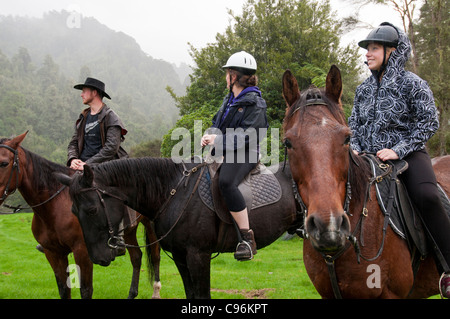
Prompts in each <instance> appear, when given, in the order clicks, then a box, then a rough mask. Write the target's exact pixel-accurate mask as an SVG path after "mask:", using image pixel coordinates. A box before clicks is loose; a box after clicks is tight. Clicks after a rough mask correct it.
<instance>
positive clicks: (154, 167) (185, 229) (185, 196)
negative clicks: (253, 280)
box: [59, 158, 297, 299]
mask: <svg viewBox="0 0 450 319" xmlns="http://www.w3.org/2000/svg"><path fill="white" fill-rule="evenodd" d="M205 170H207V167H206V165H205V163H202V164H196V163H175V162H173V161H172V160H171V159H170V158H136V159H121V160H117V161H111V162H107V163H103V164H100V165H99V166H97V167H96V168H95V170H94V171H92V170H91V169H89V167H86V166H85V169H84V174H83V175H82V176H81V175H76V176H73V177H72V178H71V177H69V176H60V178H59V179H60V181H61V182H63V183H64V184H66V185H70V195H71V198H72V200H73V210H74V212H76V213H77V214H78V216H79V219H80V223H81V227H82V228H83V232H84V233H85V238H86V245H88V246H89V247H90V249H89V253H90V254H91V258H92V260H96V262H98V263H100V264H105V265H107V264H109V261H110V259H111V253H110V250H109V248H108V242H109V241H110V240H111V233H112V234H115V233H116V232H117V227H118V222H119V221H120V219H121V215H122V214H123V208H122V206H123V204H124V203H126V205H128V206H129V207H131V208H133V209H135V210H137V211H139V212H141V213H142V214H144V215H145V216H147V217H149V218H150V219H151V220H153V221H154V223H155V230H156V234H157V235H158V237H159V238H160V239H161V241H160V243H161V247H162V248H163V249H165V250H167V251H170V252H172V256H173V259H174V261H175V264H176V266H177V268H178V271H179V272H180V275H181V278H182V280H183V284H184V289H185V293H186V297H187V298H189V299H191V298H210V297H211V294H210V265H211V255H212V253H214V252H234V251H235V248H236V244H237V243H238V239H237V235H236V230H235V228H234V226H233V225H231V224H226V223H223V222H221V219H220V218H219V217H218V216H217V215H216V214H215V213H214V212H213V211H212V210H211V209H210V208H208V207H207V206H206V205H205V204H203V202H202V200H201V198H200V196H199V195H198V191H196V189H197V188H198V185H199V181H200V178H201V176H202V174H204V173H205ZM274 170H277V171H276V172H275V177H276V178H277V180H278V182H279V184H280V185H281V198H280V199H279V201H278V202H276V203H273V204H270V205H268V206H264V207H259V208H256V209H252V210H251V211H250V212H249V220H250V227H251V228H252V229H253V231H254V233H255V240H256V244H257V247H258V249H261V248H263V247H265V246H267V245H270V244H271V243H272V242H274V241H275V240H276V239H277V238H279V237H280V236H281V235H282V234H283V233H284V232H285V231H286V230H287V229H288V228H290V227H291V226H292V224H293V223H294V222H295V221H296V219H297V214H296V211H297V210H296V207H297V206H296V202H295V199H294V195H293V192H292V179H291V177H290V174H286V173H285V172H283V171H282V170H281V169H277V168H276V167H275V168H274ZM287 171H288V169H287V170H286V172H287ZM88 220H90V221H91V223H88Z"/></svg>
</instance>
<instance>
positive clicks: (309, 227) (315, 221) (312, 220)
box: [306, 215, 325, 234]
mask: <svg viewBox="0 0 450 319" xmlns="http://www.w3.org/2000/svg"><path fill="white" fill-rule="evenodd" d="M324 226H325V225H324V223H323V222H322V221H321V219H320V218H318V217H317V216H314V215H312V216H309V217H308V219H307V220H306V231H307V232H308V233H309V234H313V233H316V232H317V233H321V232H322V230H323V228H324Z"/></svg>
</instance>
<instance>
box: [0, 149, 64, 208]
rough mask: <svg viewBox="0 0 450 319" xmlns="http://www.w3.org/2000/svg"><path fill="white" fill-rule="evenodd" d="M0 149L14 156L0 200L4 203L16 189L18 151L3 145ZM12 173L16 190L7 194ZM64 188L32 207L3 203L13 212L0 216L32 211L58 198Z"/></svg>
mask: <svg viewBox="0 0 450 319" xmlns="http://www.w3.org/2000/svg"><path fill="white" fill-rule="evenodd" d="M0 148H6V149H7V150H8V151H10V152H12V153H13V154H14V159H13V167H12V170H11V174H10V175H9V179H8V183H7V184H6V188H5V191H4V192H3V195H2V198H1V199H0V200H1V201H4V200H5V199H6V198H7V197H8V196H9V195H12V194H14V193H15V191H16V189H17V183H18V181H19V174H20V165H19V152H18V150H15V149H13V148H12V147H9V146H8V145H5V144H0ZM14 172H15V173H16V188H14V189H13V190H12V191H11V192H9V187H10V186H11V181H12V179H13V176H14ZM64 188H66V186H65V185H63V186H62V187H61V188H60V189H58V191H56V193H54V194H53V195H52V196H50V197H49V198H48V199H46V200H45V201H43V202H42V203H39V204H36V205H32V206H28V207H22V206H21V205H19V206H12V205H8V204H5V203H3V206H4V207H6V208H10V209H13V212H12V213H0V214H1V215H12V214H16V213H18V212H20V211H21V210H23V209H33V208H36V207H39V206H42V205H44V204H47V203H48V202H49V201H51V200H52V199H53V198H55V197H56V196H58V195H59V194H60V193H61V192H62V191H63V190H64Z"/></svg>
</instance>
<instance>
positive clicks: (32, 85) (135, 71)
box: [0, 0, 450, 163]
mask: <svg viewBox="0 0 450 319" xmlns="http://www.w3.org/2000/svg"><path fill="white" fill-rule="evenodd" d="M360 1H362V0H360ZM365 1H366V2H385V3H388V2H395V1H397V0H384V1H379V0H365ZM416 2H417V3H419V1H414V0H413V1H411V3H414V4H415V3H416ZM420 3H423V5H422V6H421V7H420V8H416V12H419V13H420V14H419V15H418V17H416V18H415V19H413V20H411V21H410V24H407V23H405V25H404V26H403V27H405V28H406V29H407V30H406V31H408V32H409V34H410V37H411V35H413V36H414V46H415V54H414V56H413V58H414V59H413V62H414V63H413V64H410V65H408V69H410V70H413V71H414V72H416V73H417V74H418V75H419V76H421V77H422V78H424V79H425V80H427V81H428V83H429V85H430V87H431V89H432V90H433V93H434V97H435V101H436V106H437V107H438V110H439V112H440V123H441V128H440V130H439V131H438V133H437V134H436V135H435V136H434V137H433V139H432V140H431V141H430V142H429V143H428V145H427V147H428V149H429V151H430V152H431V154H432V155H433V156H437V155H443V154H448V152H449V151H450V133H449V129H448V126H449V105H448V103H449V94H450V93H449V90H448V83H449V74H450V72H449V61H448V59H449V57H448V56H449V55H448V46H449V45H450V41H449V27H448V25H449V10H448V2H447V1H442V0H426V1H422V2H420ZM68 15H69V13H68V12H65V11H62V12H54V11H53V12H49V13H47V14H45V15H44V17H43V18H29V17H11V16H0V114H1V116H0V136H2V137H10V136H12V135H18V134H21V133H23V132H24V131H26V130H29V131H30V134H28V136H27V138H26V140H25V142H24V146H25V147H27V148H28V149H30V150H32V151H33V152H36V153H38V154H39V155H41V156H44V157H46V158H48V159H50V160H52V161H55V162H58V163H65V160H66V156H67V144H68V141H69V139H70V137H71V135H72V133H73V125H74V121H75V119H76V118H77V116H78V114H79V113H80V111H81V110H82V109H83V108H84V106H83V105H82V103H81V99H80V97H79V91H77V90H74V89H73V86H74V85H75V84H77V83H82V82H84V79H85V78H86V77H87V76H93V77H97V78H99V79H101V80H102V81H104V82H105V83H106V89H107V92H108V93H109V94H110V95H111V97H112V100H111V101H109V100H105V102H106V103H107V104H108V105H109V106H111V107H112V108H113V109H114V110H115V111H116V112H117V113H118V114H119V116H120V117H121V118H122V119H123V121H124V123H125V125H126V127H127V129H128V131H129V134H128V135H127V136H126V141H125V143H124V147H125V149H126V150H127V151H129V152H130V153H131V155H132V156H144V155H152V156H159V155H160V154H161V155H162V156H170V154H171V149H172V147H173V146H174V145H175V144H176V143H178V142H179V140H177V137H176V138H174V137H173V136H172V132H173V130H174V129H175V128H179V127H183V128H186V129H188V130H190V132H191V133H193V129H194V121H202V124H203V127H202V129H203V130H205V129H206V128H207V127H209V125H210V124H211V118H212V116H213V115H214V114H215V112H216V111H217V109H218V107H219V106H220V105H221V102H222V99H223V97H224V96H225V94H226V83H225V73H224V71H223V70H222V69H221V66H222V65H223V64H224V63H225V62H226V60H227V58H228V57H229V56H230V55H231V54H232V53H234V52H237V51H240V50H245V51H247V52H250V53H252V54H253V55H254V56H255V58H256V60H257V61H258V73H257V74H258V77H259V87H260V88H261V91H262V92H263V97H264V98H265V100H266V101H267V104H268V117H269V124H270V126H271V127H274V128H281V123H282V119H283V116H284V108H285V103H284V100H283V98H282V96H281V76H282V74H283V72H284V71H285V70H286V69H290V70H291V71H292V72H293V73H294V75H295V76H296V77H297V79H298V80H299V84H300V86H301V88H307V87H308V86H309V85H310V84H311V83H312V84H315V85H316V86H319V87H320V86H323V85H324V79H325V76H326V74H327V72H328V70H329V68H330V66H331V65H332V64H336V65H338V67H339V68H340V69H341V72H342V75H343V82H344V95H343V97H342V101H343V105H344V109H345V112H346V114H347V116H348V115H349V114H350V112H351V108H352V104H353V96H354V92H355V88H356V86H357V85H358V84H359V83H361V81H362V80H363V78H364V77H366V76H367V70H366V68H365V66H364V65H363V64H362V62H361V61H362V60H361V53H360V52H358V48H357V45H356V40H357V39H355V42H353V43H351V44H349V45H347V46H343V45H342V44H341V37H342V36H343V35H344V34H345V32H347V31H348V30H349V29H351V28H354V27H357V25H358V23H359V21H358V20H357V19H353V20H352V19H351V18H348V19H341V20H339V19H336V12H333V10H332V9H331V6H330V4H329V2H328V1H319V0H297V1H294V0H278V1H276V0H248V1H247V2H246V4H245V5H244V7H243V9H242V12H237V13H234V12H231V11H230V12H229V15H230V24H229V26H228V27H227V28H226V29H225V30H224V31H223V32H221V33H218V34H217V35H216V41H215V42H213V43H210V44H208V45H207V46H206V47H203V48H195V47H193V46H191V48H190V54H191V56H192V58H193V60H194V62H195V63H194V66H192V70H190V69H189V68H188V67H187V65H184V66H180V67H176V66H174V65H172V64H170V63H168V62H165V61H162V60H156V59H153V58H152V57H151V56H148V55H147V54H145V53H144V52H143V51H142V50H141V48H140V47H139V45H138V44H137V43H136V41H135V40H134V39H133V38H131V37H130V36H128V35H126V34H124V33H122V32H116V31H113V30H111V29H109V28H108V27H107V26H105V25H102V24H101V23H99V22H98V21H96V20H95V19H94V18H85V17H83V18H82V19H83V20H82V24H81V26H82V27H81V28H68V27H67V25H66V21H67V17H68ZM399 27H402V26H399ZM413 27H414V28H413ZM249 30H251V32H249ZM80 43H82V45H80ZM181 68H183V70H181ZM186 70H187V71H186ZM188 71H190V75H189V78H188V79H186V78H185V76H182V77H180V76H179V74H187V72H188ZM280 134H282V132H281V129H280ZM191 136H194V134H191ZM161 141H162V142H161ZM192 143H194V141H193V140H192ZM280 147H281V145H280ZM280 156H281V157H282V156H283V152H280Z"/></svg>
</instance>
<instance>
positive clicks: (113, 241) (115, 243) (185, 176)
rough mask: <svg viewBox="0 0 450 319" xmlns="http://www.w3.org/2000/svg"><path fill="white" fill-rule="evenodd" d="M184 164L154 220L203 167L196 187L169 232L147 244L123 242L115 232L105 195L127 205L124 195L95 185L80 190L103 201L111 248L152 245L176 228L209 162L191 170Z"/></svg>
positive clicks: (108, 242)
mask: <svg viewBox="0 0 450 319" xmlns="http://www.w3.org/2000/svg"><path fill="white" fill-rule="evenodd" d="M182 165H183V172H182V176H181V179H180V180H179V181H178V183H177V185H176V186H175V188H172V190H171V191H170V193H169V196H168V197H167V199H166V201H165V202H164V204H163V205H162V206H161V207H160V209H159V210H158V211H157V212H156V214H155V217H154V218H153V220H156V219H158V218H159V217H160V216H161V214H162V213H163V212H165V211H166V209H167V207H168V205H169V203H170V201H171V200H172V198H173V197H174V196H175V194H176V193H177V191H178V189H179V187H180V186H181V185H182V184H184V187H186V186H187V184H188V181H189V178H190V176H191V175H192V174H193V173H195V172H197V171H198V169H199V168H201V170H200V174H199V177H198V178H197V181H196V183H195V185H194V188H193V190H192V192H191V194H190V196H189V198H188V199H187V201H186V203H185V205H184V207H183V209H182V211H181V213H180V215H179V216H178V217H177V219H176V220H175V222H174V224H173V225H172V226H171V227H170V229H169V230H168V231H167V233H166V234H164V235H163V236H161V237H160V238H159V239H157V240H156V241H154V242H151V243H149V244H146V245H129V244H126V243H124V242H122V240H121V238H120V237H119V236H116V235H114V233H115V232H114V228H113V225H112V222H111V217H110V216H109V214H108V210H107V209H106V204H105V200H104V198H103V196H109V197H112V198H115V199H117V200H119V201H121V202H122V203H123V204H124V205H127V200H126V199H125V198H122V197H120V196H118V195H116V194H113V193H111V192H108V191H107V190H105V189H102V188H100V187H98V186H93V187H89V188H83V189H81V190H79V192H80V193H84V192H90V191H94V192H95V193H96V194H97V196H98V198H99V200H100V203H101V205H102V207H103V209H104V211H105V215H106V219H107V223H108V228H109V229H108V233H109V238H108V241H107V244H108V246H109V247H110V248H112V249H117V248H118V247H119V246H120V247H126V248H143V247H149V246H152V245H154V244H156V243H158V242H160V241H161V240H163V239H164V238H165V237H167V236H168V235H169V233H170V232H171V231H172V230H173V229H174V228H175V226H176V225H177V224H178V222H179V221H180V219H181V217H182V216H183V214H184V212H185V210H186V207H187V205H188V204H189V202H190V201H191V199H192V197H193V196H194V194H195V192H196V190H197V188H198V185H199V184H200V180H201V177H202V175H203V171H204V169H205V166H206V165H207V163H206V162H203V163H201V164H199V165H197V166H195V167H193V168H191V169H189V170H188V169H187V168H186V166H185V164H184V163H183V162H182ZM124 229H126V227H125V228H124ZM124 229H120V230H118V231H117V233H120V232H121V231H123V230H124Z"/></svg>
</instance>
